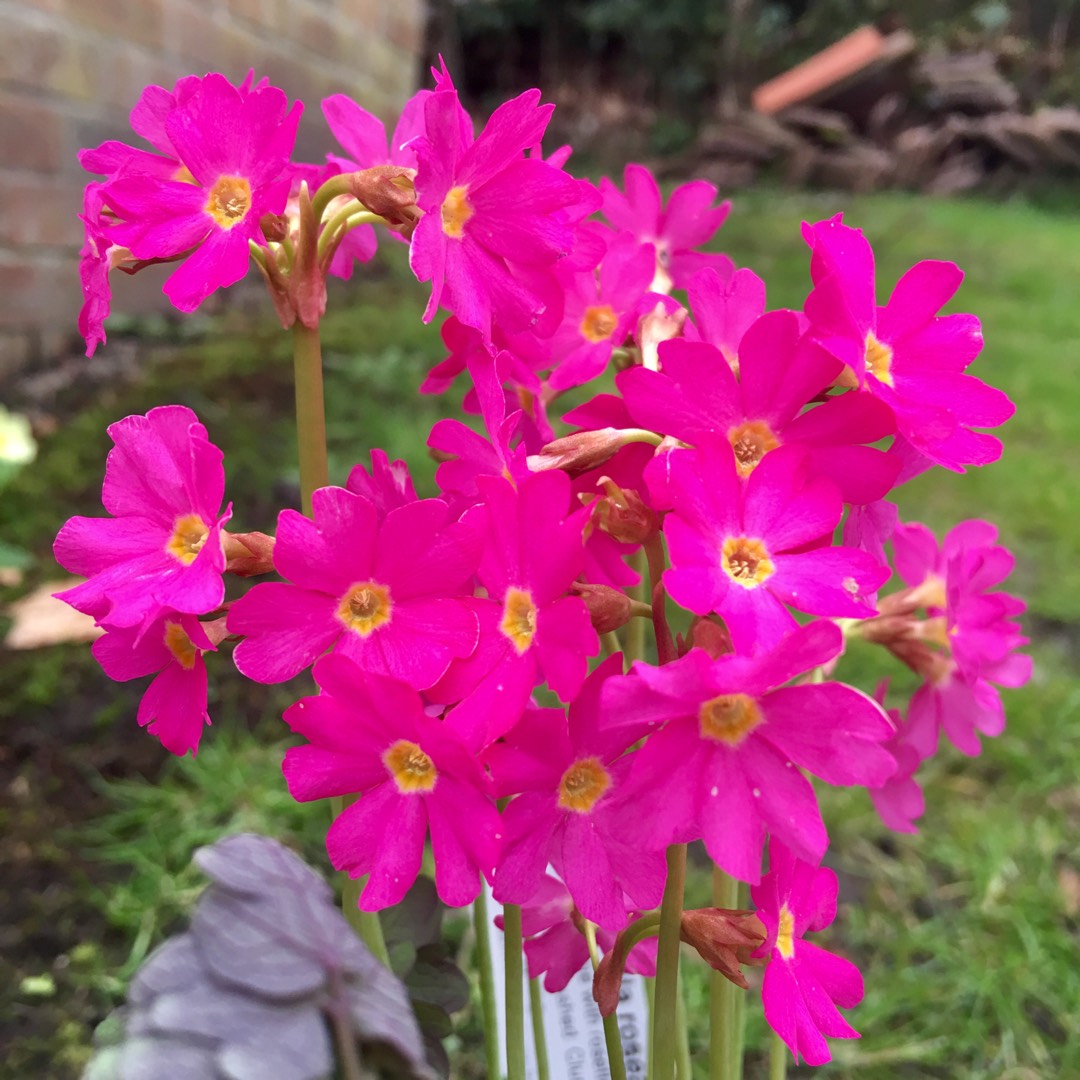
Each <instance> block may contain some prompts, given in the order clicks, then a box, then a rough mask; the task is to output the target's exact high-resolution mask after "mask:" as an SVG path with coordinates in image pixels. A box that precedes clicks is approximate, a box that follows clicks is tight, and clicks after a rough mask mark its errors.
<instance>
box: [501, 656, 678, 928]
mask: <svg viewBox="0 0 1080 1080" xmlns="http://www.w3.org/2000/svg"><path fill="white" fill-rule="evenodd" d="M621 672H622V654H617V655H615V656H611V657H609V658H608V659H607V660H605V661H604V663H602V664H601V665H600V666H599V667H598V668H597V669H596V670H595V671H594V672H593V673H592V675H590V676H589V678H588V679H586V680H585V683H584V685H583V686H582V688H581V690H580V691H579V692H578V695H577V697H575V698H574V701H573V703H572V704H571V705H570V716H569V722H568V721H567V718H566V717H565V716H564V715H563V713H562V711H561V710H560V709H532V710H528V711H526V713H525V716H524V717H523V718H522V720H521V721H520V722H519V723H518V724H517V725H516V726H515V727H514V728H513V730H512V731H510V732H509V733H508V734H507V736H506V738H505V740H501V741H499V742H498V743H496V744H494V745H493V746H491V747H490V748H489V750H488V753H487V756H486V758H485V760H486V763H487V765H488V767H489V768H490V770H491V773H492V776H493V777H494V781H495V786H496V794H497V795H500V796H505V795H516V796H517V797H516V798H514V799H512V800H511V801H510V803H509V805H508V806H507V807H506V809H505V810H504V811H503V848H502V855H501V856H500V859H499V866H498V868H497V870H496V872H495V882H494V891H495V899H496V900H499V901H500V902H502V903H506V904H522V903H526V902H527V901H529V900H530V899H531V898H532V897H533V896H534V895H535V893H536V891H537V890H538V889H539V888H540V885H541V882H542V881H543V880H544V874H545V871H546V870H547V867H548V865H549V864H550V865H551V866H552V867H553V868H554V870H555V872H556V873H557V874H558V875H559V877H561V878H562V879H563V881H565V882H566V887H567V888H568V889H569V890H570V895H571V896H572V897H573V900H574V904H575V906H576V907H577V909H578V911H580V912H581V914H582V915H583V916H584V917H585V918H586V919H589V920H591V921H592V922H594V923H597V924H598V925H599V926H602V927H603V928H604V929H605V930H610V931H611V932H612V933H617V932H618V931H619V930H621V929H622V928H623V926H625V924H626V904H625V901H624V893H625V894H626V896H628V897H629V898H630V900H631V901H632V902H633V904H634V906H635V907H637V908H641V909H643V910H646V911H647V910H648V909H650V908H654V907H658V906H659V904H660V900H661V898H662V897H663V893H664V881H665V878H666V876H667V868H666V864H665V860H664V856H663V854H662V853H661V852H660V851H658V850H657V851H648V850H642V847H641V843H640V829H639V824H638V821H637V817H636V814H635V813H634V811H633V809H632V808H631V807H630V806H629V805H628V804H627V803H626V802H625V801H624V800H622V799H620V787H621V785H622V782H623V781H624V780H625V778H626V776H627V775H628V773H629V771H630V766H631V764H632V763H633V757H632V755H630V756H626V757H624V756H623V754H624V752H625V751H626V750H627V748H628V747H629V746H630V745H631V744H632V743H633V742H635V741H636V738H637V736H638V735H639V733H638V732H636V731H633V730H631V729H630V728H629V727H619V728H618V729H615V730H612V729H611V728H608V729H605V728H604V727H603V726H602V724H601V711H600V692H601V688H602V687H603V685H604V681H605V680H606V679H608V678H610V677H611V676H612V675H614V674H616V673H620V674H621Z"/></svg>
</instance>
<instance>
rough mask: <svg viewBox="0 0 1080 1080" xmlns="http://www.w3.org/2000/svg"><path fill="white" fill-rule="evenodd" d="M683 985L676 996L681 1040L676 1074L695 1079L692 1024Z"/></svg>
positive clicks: (677, 1055)
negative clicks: (692, 1060)
mask: <svg viewBox="0 0 1080 1080" xmlns="http://www.w3.org/2000/svg"><path fill="white" fill-rule="evenodd" d="M683 989H684V988H683V986H682V985H681V984H680V985H679V993H678V995H677V996H676V998H675V1016H676V1019H677V1021H678V1025H679V1042H678V1045H677V1047H676V1057H675V1075H676V1076H678V1078H679V1080H693V1076H694V1067H693V1065H692V1064H691V1062H690V1025H689V1023H688V1022H687V1017H686V998H685V996H684V994H683Z"/></svg>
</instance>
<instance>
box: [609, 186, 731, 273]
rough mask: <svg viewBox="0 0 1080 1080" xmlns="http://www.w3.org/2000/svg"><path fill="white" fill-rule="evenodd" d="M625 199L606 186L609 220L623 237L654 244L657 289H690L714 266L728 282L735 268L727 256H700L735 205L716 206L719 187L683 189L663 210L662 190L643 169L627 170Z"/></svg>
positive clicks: (681, 188)
mask: <svg viewBox="0 0 1080 1080" xmlns="http://www.w3.org/2000/svg"><path fill="white" fill-rule="evenodd" d="M623 187H624V188H625V189H626V193H625V194H623V192H621V191H620V190H619V189H618V188H617V187H616V186H615V185H614V184H613V183H612V182H611V181H610V180H608V179H607V178H606V177H604V178H603V179H602V180H601V181H600V194H601V195H603V197H604V216H605V217H606V218H607V219H608V221H610V222H611V223H612V225H614V226H615V228H616V229H618V230H620V231H623V232H630V233H633V234H634V236H635V237H636V238H637V240H638V242H639V243H642V244H652V245H653V248H654V250H655V253H656V278H657V281H656V282H655V283H654V286H653V287H654V288H656V290H657V291H658V292H669V291H670V289H671V288H672V287H674V288H676V289H685V288H686V287H687V285H688V284H689V282H690V278H691V276H692V275H693V274H694V273H695V272H696V271H698V270H701V269H704V268H705V267H713V268H714V269H716V270H719V271H720V272H721V273H723V275H724V276H725V277H726V276H728V275H730V273H731V272H732V270H733V269H734V267H733V265H732V262H731V260H730V259H729V258H728V257H727V256H726V255H719V254H715V253H705V252H699V251H695V250H694V249H695V248H699V247H701V246H703V245H704V244H707V243H708V242H709V241H710V240H711V239H712V238H713V235H714V234H715V233H716V231H717V229H719V228H720V226H721V225H723V224H724V220H725V219H726V218H727V216H728V212H729V211H730V210H731V203H730V202H727V201H724V202H722V203H721V204H720V205H719V206H713V205H712V204H713V201H714V200H715V199H716V188H715V187H713V185H712V184H710V183H708V182H707V181H705V180H693V181H691V182H690V183H689V184H680V185H679V187H677V188H676V189H675V190H674V191H673V192H672V193H671V198H670V199H669V200H668V204H667V208H666V209H665V208H664V206H663V202H662V199H661V195H660V186H659V185H658V184H657V182H656V180H655V178H654V177H653V175H652V173H651V172H649V170H648V169H646V168H645V167H644V166H643V165H627V166H626V169H625V170H624V171H623Z"/></svg>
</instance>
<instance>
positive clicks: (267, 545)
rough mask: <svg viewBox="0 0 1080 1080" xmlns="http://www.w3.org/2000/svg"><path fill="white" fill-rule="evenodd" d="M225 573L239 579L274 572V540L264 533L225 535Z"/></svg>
mask: <svg viewBox="0 0 1080 1080" xmlns="http://www.w3.org/2000/svg"><path fill="white" fill-rule="evenodd" d="M225 559H226V563H225V571H226V573H229V574H236V575H237V576H239V577H255V576H257V575H259V574H272V573H273V572H274V538H273V537H272V536H267V535H266V533H261V532H249V533H226V534H225Z"/></svg>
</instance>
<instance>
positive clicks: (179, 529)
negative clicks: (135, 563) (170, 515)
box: [165, 514, 210, 566]
mask: <svg viewBox="0 0 1080 1080" xmlns="http://www.w3.org/2000/svg"><path fill="white" fill-rule="evenodd" d="M209 535H210V529H209V528H208V527H207V525H206V522H205V521H203V519H202V518H201V517H199V515H198V514H185V515H184V516H183V517H179V518H177V519H176V525H175V526H174V527H173V534H172V536H171V537H169V542H168V543H167V544H166V545H165V550H166V551H167V552H168V553H169V554H170V555H172V556H173V558H175V559H179V560H180V561H181V562H182V563H183V564H184V565H185V566H190V565H191V564H192V563H193V562H194V561H195V560H196V559H197V558H198V557H199V552H200V551H202V549H203V544H205V543H206V538H207V537H208V536H209Z"/></svg>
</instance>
